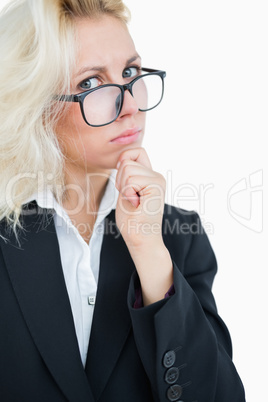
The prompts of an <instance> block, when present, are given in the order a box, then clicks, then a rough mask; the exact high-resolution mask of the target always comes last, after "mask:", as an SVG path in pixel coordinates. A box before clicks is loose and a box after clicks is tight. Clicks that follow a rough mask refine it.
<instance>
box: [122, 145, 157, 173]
mask: <svg viewBox="0 0 268 402" xmlns="http://www.w3.org/2000/svg"><path fill="white" fill-rule="evenodd" d="M124 160H132V161H135V162H137V163H139V164H141V165H142V166H144V167H147V168H149V169H152V165H151V162H150V159H149V157H148V155H147V153H146V151H145V149H144V148H134V149H127V150H126V151H124V152H122V153H121V155H120V156H119V158H118V162H117V169H119V166H120V164H121V163H122V161H124Z"/></svg>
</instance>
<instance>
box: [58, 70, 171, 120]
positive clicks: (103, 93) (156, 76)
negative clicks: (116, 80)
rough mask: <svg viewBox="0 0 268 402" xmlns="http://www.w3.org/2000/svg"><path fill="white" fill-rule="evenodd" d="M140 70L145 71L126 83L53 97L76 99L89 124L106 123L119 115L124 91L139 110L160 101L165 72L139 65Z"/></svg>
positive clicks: (67, 100) (144, 110)
mask: <svg viewBox="0 0 268 402" xmlns="http://www.w3.org/2000/svg"><path fill="white" fill-rule="evenodd" d="M141 71H142V72H144V73H145V74H142V75H139V76H137V77H136V78H134V80H132V81H131V82H129V83H128V84H124V85H117V84H105V85H101V86H99V87H96V88H93V89H90V90H88V91H85V92H82V93H80V94H77V95H60V96H58V97H57V99H58V100H60V101H64V102H78V103H79V104H80V109H81V113H82V116H83V118H84V120H85V122H86V123H87V124H88V125H89V126H92V127H102V126H106V125H107V124H110V123H112V122H113V121H115V120H116V119H117V117H118V116H119V115H120V112H121V110H122V107H123V102H124V93H125V91H129V92H130V94H131V95H132V96H133V98H134V99H135V101H136V103H137V106H138V109H139V111H141V112H147V111H148V110H152V109H154V108H155V107H156V106H157V105H159V103H160V102H161V100H162V98H163V94H164V78H165V76H166V72H165V71H160V70H152V69H150V68H142V69H141Z"/></svg>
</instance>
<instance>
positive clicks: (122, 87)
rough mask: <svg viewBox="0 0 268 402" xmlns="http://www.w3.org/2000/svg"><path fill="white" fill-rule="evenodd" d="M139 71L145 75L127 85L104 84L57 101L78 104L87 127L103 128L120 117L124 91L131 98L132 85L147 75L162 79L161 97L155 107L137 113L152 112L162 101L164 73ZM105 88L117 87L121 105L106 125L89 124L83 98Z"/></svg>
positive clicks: (60, 97)
mask: <svg viewBox="0 0 268 402" xmlns="http://www.w3.org/2000/svg"><path fill="white" fill-rule="evenodd" d="M141 71H144V72H146V73H147V74H143V75H139V76H137V77H135V78H134V79H133V80H132V81H130V82H129V83H128V84H124V85H119V84H104V85H100V86H99V87H96V88H93V89H89V90H88V91H85V92H81V93H79V94H76V95H60V96H58V97H57V99H58V100H59V101H63V102H78V103H79V105H80V109H81V113H82V116H83V119H84V120H85V122H86V124H88V125H89V126H91V127H103V126H107V125H108V124H111V123H113V122H114V121H115V120H116V119H117V118H118V116H119V115H120V113H121V110H122V107H123V103H124V93H125V91H129V92H130V94H131V96H133V93H132V87H133V85H134V84H135V82H136V81H138V80H139V79H141V78H144V77H146V76H147V75H158V76H159V77H161V79H162V95H161V98H160V100H159V102H158V103H157V104H156V105H155V106H153V107H151V108H149V109H139V111H140V112H147V111H148V110H152V109H154V108H155V107H156V106H158V105H159V103H160V102H161V101H162V99H163V95H164V78H165V76H166V72H165V71H162V70H154V69H151V68H145V67H144V68H142V69H141ZM105 87H117V88H119V89H120V91H121V99H122V100H121V104H120V106H119V108H118V111H117V113H116V117H115V118H114V119H113V120H111V121H109V122H108V123H105V124H98V125H95V124H90V123H89V122H88V121H87V119H86V116H85V113H84V99H85V97H86V96H87V95H89V94H91V93H92V92H94V91H97V90H98V89H100V88H105ZM133 97H134V96H133Z"/></svg>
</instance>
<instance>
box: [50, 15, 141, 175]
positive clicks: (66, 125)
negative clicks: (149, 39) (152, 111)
mask: <svg viewBox="0 0 268 402" xmlns="http://www.w3.org/2000/svg"><path fill="white" fill-rule="evenodd" d="M77 36H78V43H79V49H78V59H77V60H78V62H77V65H76V69H75V72H74V74H73V77H72V81H71V93H72V94H77V93H81V92H83V91H86V90H88V89H91V88H94V87H96V86H99V85H103V84H111V83H112V84H124V83H128V82H130V81H131V80H133V79H134V78H135V77H136V76H137V75H139V74H140V68H141V60H140V57H139V55H138V54H137V52H136V49H135V46H134V43H133V41H132V39H131V37H130V35H129V32H128V30H127V27H126V26H125V24H124V23H122V22H120V21H119V20H117V19H115V18H114V17H110V16H103V17H101V18H100V19H97V20H90V19H83V20H78V22H77ZM144 127H145V113H144V112H140V111H139V110H138V107H137V104H136V101H135V100H134V98H133V97H132V96H131V94H130V93H129V92H128V91H126V92H125V94H124V103H123V107H122V110H121V113H120V115H119V116H118V118H117V119H116V120H115V121H114V122H113V123H111V124H109V125H107V126H104V127H91V126H89V125H87V124H86V123H85V121H84V119H83V117H82V114H81V110H80V105H79V103H75V102H71V103H68V105H67V109H66V112H65V113H64V114H63V115H62V117H61V118H60V120H59V122H58V124H57V127H56V132H57V136H58V139H59V142H60V145H61V148H62V150H63V153H64V155H65V156H66V161H67V162H66V169H68V170H69V171H70V169H71V170H72V171H74V170H75V171H77V170H78V169H79V170H84V171H85V170H86V171H87V172H90V171H100V170H108V169H111V168H115V167H116V164H117V161H118V158H119V155H120V154H121V152H122V151H124V150H126V149H130V148H136V147H139V146H141V142H142V138H143V135H144Z"/></svg>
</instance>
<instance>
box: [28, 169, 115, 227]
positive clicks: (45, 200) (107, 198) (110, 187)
mask: <svg viewBox="0 0 268 402" xmlns="http://www.w3.org/2000/svg"><path fill="white" fill-rule="evenodd" d="M116 174H117V170H116V169H113V170H112V171H111V174H110V176H109V178H108V183H107V186H106V188H105V192H104V195H103V197H102V200H101V203H100V207H99V210H98V215H97V219H96V224H99V223H100V222H101V221H102V220H104V219H105V218H106V216H107V215H109V213H110V212H111V211H112V210H113V209H115V208H116V204H117V199H118V194H119V193H118V190H117V189H116V188H115V179H116ZM31 201H36V203H37V205H38V206H39V207H41V208H43V209H53V210H54V211H55V212H56V214H57V215H59V216H60V217H61V218H63V219H64V220H65V221H66V220H68V221H69V220H70V218H69V216H68V215H67V213H66V211H65V210H64V208H63V207H62V206H61V205H60V204H59V203H58V202H57V200H56V199H55V197H54V195H53V193H52V192H51V190H50V189H46V190H44V191H39V192H36V193H34V194H33V195H32V196H31V197H29V198H28V199H27V200H26V201H25V204H27V203H29V202H31Z"/></svg>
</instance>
